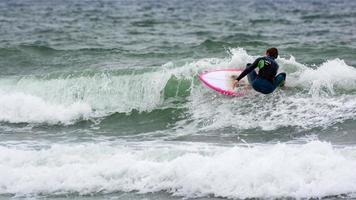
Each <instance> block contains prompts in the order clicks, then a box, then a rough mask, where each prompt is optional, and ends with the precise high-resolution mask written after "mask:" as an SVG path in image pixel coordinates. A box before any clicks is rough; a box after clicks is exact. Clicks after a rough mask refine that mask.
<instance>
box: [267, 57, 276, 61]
mask: <svg viewBox="0 0 356 200" xmlns="http://www.w3.org/2000/svg"><path fill="white" fill-rule="evenodd" d="M267 58H270V59H272V60H275V58H274V57H272V56H267Z"/></svg>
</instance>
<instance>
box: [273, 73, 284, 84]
mask: <svg viewBox="0 0 356 200" xmlns="http://www.w3.org/2000/svg"><path fill="white" fill-rule="evenodd" d="M286 77H287V74H286V73H284V72H282V73H279V74H278V75H277V76H276V77H275V78H274V86H275V87H283V86H284V83H285V82H286Z"/></svg>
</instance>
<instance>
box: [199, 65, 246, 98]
mask: <svg viewBox="0 0 356 200" xmlns="http://www.w3.org/2000/svg"><path fill="white" fill-rule="evenodd" d="M241 72H242V70H241V69H218V70H212V71H208V72H203V73H201V74H200V75H199V79H200V80H201V81H202V82H203V83H204V84H205V85H207V86H208V87H209V88H211V89H213V90H215V91H217V92H219V93H221V94H224V95H227V96H244V95H246V94H247V92H248V86H247V84H248V81H247V78H246V77H244V78H243V79H242V80H240V82H239V85H240V86H239V87H235V88H234V87H233V80H234V79H235V78H236V77H237V76H239V75H240V73H241Z"/></svg>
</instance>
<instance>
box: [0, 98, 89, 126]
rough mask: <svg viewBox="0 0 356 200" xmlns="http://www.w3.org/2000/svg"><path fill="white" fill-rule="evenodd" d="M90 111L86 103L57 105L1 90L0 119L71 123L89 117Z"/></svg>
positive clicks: (12, 121) (7, 120)
mask: <svg viewBox="0 0 356 200" xmlns="http://www.w3.org/2000/svg"><path fill="white" fill-rule="evenodd" d="M90 113H91V108H90V106H89V105H88V104H85V103H80V102H75V103H72V104H69V105H67V106H65V105H57V104H52V103H48V102H46V101H44V100H43V99H41V98H39V97H36V96H32V95H27V94H24V93H10V94H6V93H5V94H4V93H2V92H0V121H5V122H10V123H21V122H28V123H49V124H57V123H63V124H70V123H73V122H74V121H76V120H77V119H86V118H88V117H89V115H90Z"/></svg>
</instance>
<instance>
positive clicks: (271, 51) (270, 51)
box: [266, 47, 278, 59]
mask: <svg viewBox="0 0 356 200" xmlns="http://www.w3.org/2000/svg"><path fill="white" fill-rule="evenodd" d="M266 55H267V56H271V57H273V58H275V59H276V58H277V57H278V49H277V48H274V47H273V48H269V49H267V51H266Z"/></svg>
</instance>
